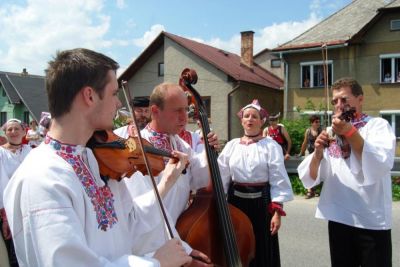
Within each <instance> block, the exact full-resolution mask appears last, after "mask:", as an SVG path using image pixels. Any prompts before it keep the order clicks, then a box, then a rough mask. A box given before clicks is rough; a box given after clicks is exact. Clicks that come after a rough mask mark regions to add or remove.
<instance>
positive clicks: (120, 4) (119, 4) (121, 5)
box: [117, 0, 126, 9]
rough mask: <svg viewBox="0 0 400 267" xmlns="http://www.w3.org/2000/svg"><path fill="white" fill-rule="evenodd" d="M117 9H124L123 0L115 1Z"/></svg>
mask: <svg viewBox="0 0 400 267" xmlns="http://www.w3.org/2000/svg"><path fill="white" fill-rule="evenodd" d="M117 7H118V8H119V9H123V8H125V7H126V4H125V1H124V0H117Z"/></svg>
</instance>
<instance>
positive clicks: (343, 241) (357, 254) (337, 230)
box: [328, 221, 392, 267]
mask: <svg viewBox="0 0 400 267" xmlns="http://www.w3.org/2000/svg"><path fill="white" fill-rule="evenodd" d="M328 230H329V247H330V252H331V264H332V267H359V266H361V267H378V266H379V267H391V266H392V238H391V230H368V229H361V228H356V227H352V226H348V225H344V224H341V223H337V222H332V221H329V223H328Z"/></svg>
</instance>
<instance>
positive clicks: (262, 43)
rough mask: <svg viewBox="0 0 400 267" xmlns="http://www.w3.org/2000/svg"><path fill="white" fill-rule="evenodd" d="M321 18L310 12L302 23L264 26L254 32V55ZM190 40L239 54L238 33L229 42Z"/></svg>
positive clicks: (308, 26) (298, 32) (288, 37)
mask: <svg viewBox="0 0 400 267" xmlns="http://www.w3.org/2000/svg"><path fill="white" fill-rule="evenodd" d="M320 20H321V18H320V17H319V16H318V15H317V14H316V12H312V13H311V14H310V16H309V18H308V19H306V20H303V21H287V22H282V23H274V24H273V25H271V26H266V27H265V28H263V29H258V30H255V34H254V54H256V53H258V52H260V51H261V50H263V49H265V48H275V47H277V46H278V45H280V44H283V43H285V42H287V41H289V40H291V39H293V38H295V37H296V36H298V35H299V34H301V33H303V32H304V31H305V30H307V29H309V28H310V27H312V26H314V25H315V24H317V23H318V22H319V21H320ZM190 39H192V40H194V41H197V42H200V43H205V44H208V45H211V46H214V47H217V48H220V49H223V50H226V51H229V52H232V53H235V54H238V55H239V54H240V45H241V37H240V33H238V34H235V35H233V36H232V37H231V38H229V40H223V39H221V38H212V39H210V40H203V39H201V38H197V37H191V38H190Z"/></svg>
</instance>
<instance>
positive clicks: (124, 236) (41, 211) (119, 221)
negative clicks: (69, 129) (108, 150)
mask: <svg viewBox="0 0 400 267" xmlns="http://www.w3.org/2000/svg"><path fill="white" fill-rule="evenodd" d="M60 155H61V156H60ZM4 199H5V208H6V212H7V215H8V219H9V223H10V228H11V231H12V234H13V238H14V244H15V247H16V254H17V257H18V261H19V264H20V266H68V267H69V266H74V267H86V266H92V267H97V266H109V267H111V266H159V262H158V261H157V260H155V259H154V258H150V257H140V256H135V255H133V254H135V251H134V249H133V248H134V245H135V244H138V243H140V242H142V240H140V239H139V237H140V236H141V235H142V234H145V233H149V232H151V231H153V230H154V229H155V228H156V227H157V225H159V224H160V218H161V217H160V216H158V214H159V213H158V212H159V211H158V208H157V206H156V205H154V201H153V198H148V199H147V205H140V206H139V205H137V204H136V203H135V202H134V201H132V198H131V197H130V195H129V192H128V191H127V189H126V186H125V183H122V182H117V181H115V180H110V181H108V186H105V184H104V182H103V181H102V180H101V179H100V175H99V169H98V165H97V161H96V159H95V158H94V155H93V153H92V152H91V150H90V149H87V148H84V147H81V146H70V145H62V144H60V143H58V142H54V140H49V139H48V138H46V140H45V141H44V142H43V143H42V144H41V145H40V146H39V147H38V148H35V149H34V150H32V152H31V153H30V154H29V155H28V156H27V157H26V159H25V160H24V162H23V163H22V164H21V165H20V168H19V169H18V170H17V171H16V172H15V174H14V176H13V177H12V179H11V180H10V182H9V185H8V186H7V188H6V190H5V198H4ZM136 255H137V254H136Z"/></svg>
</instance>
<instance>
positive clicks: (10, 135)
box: [0, 119, 31, 266]
mask: <svg viewBox="0 0 400 267" xmlns="http://www.w3.org/2000/svg"><path fill="white" fill-rule="evenodd" d="M2 129H3V131H4V133H5V135H6V138H7V143H5V144H3V145H2V146H0V215H1V216H0V217H1V232H2V238H4V241H5V244H6V247H7V250H8V256H9V259H10V265H11V266H18V263H17V259H16V257H15V253H14V248H13V244H12V240H11V232H10V228H9V226H8V221H7V215H6V213H5V211H4V205H3V192H4V189H5V188H6V186H7V184H8V181H9V180H10V178H11V176H12V175H13V174H14V172H15V170H16V169H17V168H18V166H19V165H20V164H21V162H22V161H23V160H24V158H25V157H26V155H27V154H28V153H29V151H30V150H31V147H30V146H29V145H25V144H22V138H23V137H24V136H25V127H24V125H23V124H22V122H21V121H20V120H17V119H10V120H8V121H7V122H6V123H5V124H4V125H3V127H2Z"/></svg>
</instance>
